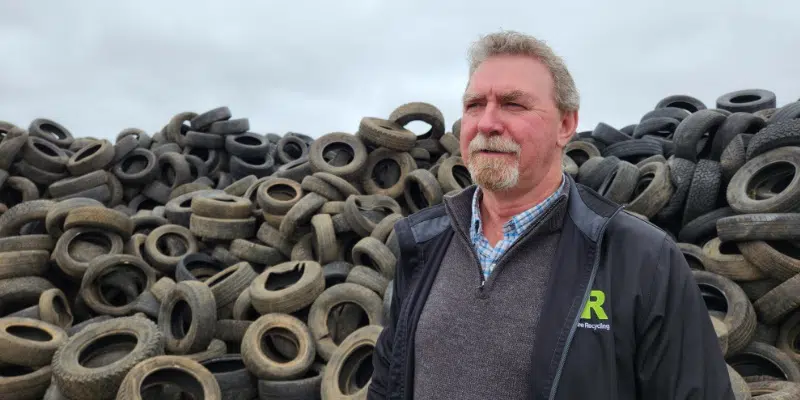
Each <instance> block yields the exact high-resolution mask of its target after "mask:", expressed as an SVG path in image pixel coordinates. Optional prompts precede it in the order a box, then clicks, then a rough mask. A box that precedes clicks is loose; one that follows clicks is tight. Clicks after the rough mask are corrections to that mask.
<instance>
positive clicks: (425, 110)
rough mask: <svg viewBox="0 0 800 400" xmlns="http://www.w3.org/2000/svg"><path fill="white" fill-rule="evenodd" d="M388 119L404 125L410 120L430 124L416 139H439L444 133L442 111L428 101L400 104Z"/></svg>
mask: <svg viewBox="0 0 800 400" xmlns="http://www.w3.org/2000/svg"><path fill="white" fill-rule="evenodd" d="M388 119H389V120H390V121H394V122H396V123H397V124H399V125H401V126H405V125H407V124H408V123H409V122H411V121H422V122H425V123H427V124H428V125H430V126H431V128H430V129H429V130H428V131H427V132H425V133H422V134H420V135H416V139H417V140H423V139H432V140H439V139H440V138H441V137H442V135H444V133H445V132H444V131H445V128H444V116H443V115H442V112H441V111H440V110H439V109H438V108H437V107H436V106H434V105H433V104H429V103H423V102H412V103H406V104H403V105H400V106H398V107H397V108H395V109H394V110H392V112H391V113H390V114H389V118H388ZM398 150H399V149H398Z"/></svg>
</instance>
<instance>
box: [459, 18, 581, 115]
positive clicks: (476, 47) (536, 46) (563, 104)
mask: <svg viewBox="0 0 800 400" xmlns="http://www.w3.org/2000/svg"><path fill="white" fill-rule="evenodd" d="M498 55H521V56H527V57H532V58H534V59H536V60H538V61H539V62H541V63H542V64H544V65H545V66H546V67H547V69H548V70H550V74H551V75H552V77H553V83H554V86H555V88H554V92H555V93H554V95H555V99H554V100H555V103H556V106H557V107H558V109H559V110H560V111H561V112H562V113H564V112H569V111H578V108H579V107H580V96H579V95H578V89H577V87H576V86H575V81H574V80H573V79H572V75H571V74H570V73H569V70H568V69H567V66H566V64H565V63H564V60H562V59H561V57H559V56H558V55H556V53H555V52H554V51H553V49H552V48H550V46H548V45H547V44H545V42H544V41H542V40H539V39H537V38H535V37H533V36H530V35H526V34H523V33H520V32H516V31H500V32H495V33H491V34H488V35H485V36H483V37H481V38H480V39H479V40H478V41H476V42H475V43H474V44H473V45H472V47H471V48H470V51H469V75H470V76H472V74H473V73H474V72H475V70H476V69H477V68H478V66H479V65H480V64H481V63H482V62H484V61H486V59H487V58H490V57H492V56H498Z"/></svg>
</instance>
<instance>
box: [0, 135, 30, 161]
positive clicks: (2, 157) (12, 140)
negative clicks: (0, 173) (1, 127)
mask: <svg viewBox="0 0 800 400" xmlns="http://www.w3.org/2000/svg"><path fill="white" fill-rule="evenodd" d="M27 143H28V132H27V131H25V130H23V129H19V128H12V129H10V130H9V132H8V134H6V136H5V138H4V139H2V140H1V141H0V169H3V170H8V169H9V168H11V164H13V163H14V161H16V160H17V159H18V157H19V156H20V155H21V154H20V150H22V149H23V148H24V147H25V145H26V144H27Z"/></svg>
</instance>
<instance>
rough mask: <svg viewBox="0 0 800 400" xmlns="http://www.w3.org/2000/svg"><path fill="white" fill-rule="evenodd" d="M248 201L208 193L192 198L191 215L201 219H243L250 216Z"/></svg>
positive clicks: (221, 194) (250, 206) (250, 204)
mask: <svg viewBox="0 0 800 400" xmlns="http://www.w3.org/2000/svg"><path fill="white" fill-rule="evenodd" d="M252 206H253V204H252V203H251V202H250V200H248V199H245V198H242V197H238V196H231V195H229V194H227V193H209V194H208V195H203V196H197V197H194V198H192V206H191V210H192V213H194V214H197V215H199V216H201V217H209V218H221V219H244V218H249V217H250V216H251V214H252V210H251V208H252Z"/></svg>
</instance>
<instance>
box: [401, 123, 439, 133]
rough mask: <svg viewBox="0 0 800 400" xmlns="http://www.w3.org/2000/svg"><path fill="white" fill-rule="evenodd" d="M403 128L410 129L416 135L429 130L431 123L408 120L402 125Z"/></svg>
mask: <svg viewBox="0 0 800 400" xmlns="http://www.w3.org/2000/svg"><path fill="white" fill-rule="evenodd" d="M404 128H406V129H408V130H410V131H411V132H414V134H415V135H417V136H422V135H424V134H426V133H428V132H430V130H431V129H433V127H432V126H431V124H429V123H427V122H425V121H410V122H409V123H407V124H406V125H405V126H404Z"/></svg>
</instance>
